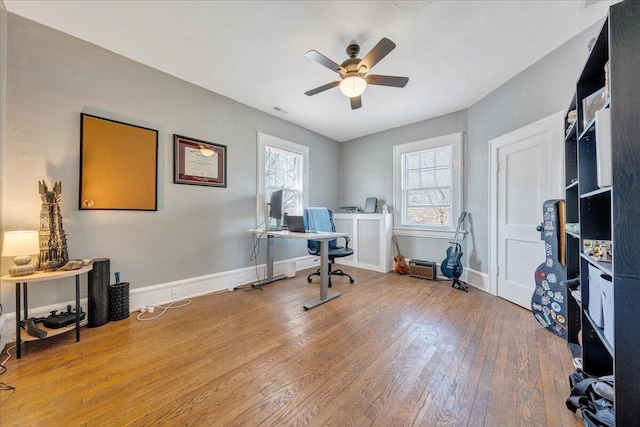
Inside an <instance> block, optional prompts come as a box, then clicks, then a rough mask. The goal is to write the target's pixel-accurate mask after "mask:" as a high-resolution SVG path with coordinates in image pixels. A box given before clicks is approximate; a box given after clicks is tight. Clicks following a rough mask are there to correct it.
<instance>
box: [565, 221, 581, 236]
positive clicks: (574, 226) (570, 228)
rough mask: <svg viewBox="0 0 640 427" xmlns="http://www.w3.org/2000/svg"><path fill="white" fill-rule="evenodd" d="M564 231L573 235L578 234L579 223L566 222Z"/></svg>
mask: <svg viewBox="0 0 640 427" xmlns="http://www.w3.org/2000/svg"><path fill="white" fill-rule="evenodd" d="M564 229H565V230H567V231H569V232H571V233H575V234H578V233H580V223H578V222H567V223H566V224H565V225H564Z"/></svg>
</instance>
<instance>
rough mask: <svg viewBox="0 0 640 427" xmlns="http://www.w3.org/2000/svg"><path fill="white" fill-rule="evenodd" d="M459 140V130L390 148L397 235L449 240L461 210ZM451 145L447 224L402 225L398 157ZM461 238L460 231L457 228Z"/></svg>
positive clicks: (402, 180)
mask: <svg viewBox="0 0 640 427" xmlns="http://www.w3.org/2000/svg"><path fill="white" fill-rule="evenodd" d="M463 140H464V134H463V133H462V132H458V133H452V134H449V135H443V136H438V137H435V138H429V139H424V140H421V141H414V142H409V143H407V144H401V145H396V146H394V147H393V201H394V210H393V212H394V213H393V224H394V227H393V232H394V234H397V235H399V236H414V237H431V238H438V239H453V237H454V235H455V228H456V224H457V222H458V217H459V216H460V213H461V212H462V211H463V203H464V202H463V200H464V182H463V148H462V146H463ZM445 146H451V163H452V171H451V226H450V227H441V226H429V225H408V224H403V216H404V215H403V213H404V210H405V207H404V200H403V197H402V194H403V193H402V189H403V185H404V176H403V165H402V156H403V155H404V154H409V153H413V152H416V151H424V150H433V149H437V148H442V147H445ZM460 231H461V233H462V237H464V231H463V230H462V228H461V230H460Z"/></svg>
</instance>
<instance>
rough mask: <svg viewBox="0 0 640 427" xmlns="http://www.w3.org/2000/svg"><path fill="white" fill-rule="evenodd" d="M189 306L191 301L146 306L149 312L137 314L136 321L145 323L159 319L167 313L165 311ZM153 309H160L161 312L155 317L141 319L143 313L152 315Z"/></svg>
mask: <svg viewBox="0 0 640 427" xmlns="http://www.w3.org/2000/svg"><path fill="white" fill-rule="evenodd" d="M176 304H180V305H176ZM189 304H191V300H186V301H176V302H172V303H170V304H167V305H148V306H147V308H149V309H150V310H148V311H143V312H141V313H139V314H138V315H137V316H136V319H138V320H139V321H141V322H146V321H148V320H155V319H157V318H158V317H160V316H162V315H163V314H165V313H166V312H167V310H169V309H171V308H182V307H186V306H188V305H189ZM155 308H160V309H162V311H161V312H160V313H158V314H156V315H155V316H152V317H142V316H143V315H144V314H145V313H153V309H155Z"/></svg>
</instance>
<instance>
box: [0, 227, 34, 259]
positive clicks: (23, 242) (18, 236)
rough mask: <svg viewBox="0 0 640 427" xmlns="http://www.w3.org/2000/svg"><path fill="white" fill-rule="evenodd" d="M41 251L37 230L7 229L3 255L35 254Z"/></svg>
mask: <svg viewBox="0 0 640 427" xmlns="http://www.w3.org/2000/svg"><path fill="white" fill-rule="evenodd" d="M39 252H40V239H39V237H38V232H37V231H7V232H6V233H4V244H3V245H2V256H13V257H15V256H21V255H35V254H37V253H39Z"/></svg>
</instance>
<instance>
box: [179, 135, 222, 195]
mask: <svg viewBox="0 0 640 427" xmlns="http://www.w3.org/2000/svg"><path fill="white" fill-rule="evenodd" d="M173 141H174V157H173V169H174V175H173V182H174V183H176V184H191V185H206V186H209V187H226V186H227V146H226V145H221V144H214V143H212V142H207V141H202V140H199V139H194V138H188V137H186V136H180V135H175V134H174V135H173Z"/></svg>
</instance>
